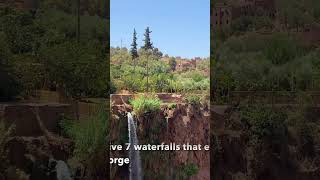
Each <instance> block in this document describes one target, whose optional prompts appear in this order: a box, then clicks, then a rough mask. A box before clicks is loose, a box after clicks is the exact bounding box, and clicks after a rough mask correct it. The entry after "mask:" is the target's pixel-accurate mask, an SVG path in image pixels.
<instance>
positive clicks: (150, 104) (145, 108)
mask: <svg viewBox="0 0 320 180" xmlns="http://www.w3.org/2000/svg"><path fill="white" fill-rule="evenodd" d="M161 103H162V102H161V100H160V99H159V98H157V97H152V96H144V95H141V96H139V97H137V98H135V99H133V100H130V104H131V105H132V106H133V111H134V113H135V114H136V115H137V116H141V115H142V114H144V113H146V112H156V111H159V110H160V105H161Z"/></svg>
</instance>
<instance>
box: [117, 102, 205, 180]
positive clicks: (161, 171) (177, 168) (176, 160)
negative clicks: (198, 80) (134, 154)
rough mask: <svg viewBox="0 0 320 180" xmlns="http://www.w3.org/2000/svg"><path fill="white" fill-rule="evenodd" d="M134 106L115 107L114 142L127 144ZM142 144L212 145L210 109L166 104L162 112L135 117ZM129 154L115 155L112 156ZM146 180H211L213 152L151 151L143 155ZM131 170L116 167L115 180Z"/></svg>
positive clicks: (162, 107) (118, 153)
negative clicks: (130, 117) (128, 117)
mask: <svg viewBox="0 0 320 180" xmlns="http://www.w3.org/2000/svg"><path fill="white" fill-rule="evenodd" d="M128 111H129V112H131V111H132V108H131V106H128V105H127V106H125V105H114V106H113V107H112V115H113V116H112V128H111V130H112V131H111V142H113V143H126V142H127V141H128V140H127V132H126V131H127V117H126V112H128ZM135 119H136V121H137V125H138V137H139V141H140V143H141V144H161V143H165V144H170V143H175V144H180V145H182V144H186V143H189V144H201V145H209V122H210V116H209V110H208V107H205V106H202V105H191V104H183V103H180V104H176V105H175V106H173V107H169V106H168V104H163V105H162V106H161V110H160V111H159V112H147V113H144V115H143V116H140V117H137V116H135ZM126 153H127V152H125V151H123V152H111V156H112V157H120V156H123V155H126ZM141 156H142V164H143V172H144V178H145V179H150V178H151V179H164V178H179V177H180V178H181V177H183V178H185V179H191V180H206V179H207V180H208V179H210V172H209V171H210V166H209V164H210V160H209V159H210V158H209V151H148V152H142V153H141ZM127 168H128V167H113V168H112V170H111V174H113V176H114V177H113V178H114V179H117V178H118V179H119V178H120V177H126V176H127V174H128V169H127Z"/></svg>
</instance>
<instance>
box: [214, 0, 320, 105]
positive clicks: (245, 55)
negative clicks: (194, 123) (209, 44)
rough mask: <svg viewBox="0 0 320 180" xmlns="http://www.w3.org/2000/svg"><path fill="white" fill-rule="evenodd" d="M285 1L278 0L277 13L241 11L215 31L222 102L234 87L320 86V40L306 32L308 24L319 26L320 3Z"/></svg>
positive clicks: (292, 88)
mask: <svg viewBox="0 0 320 180" xmlns="http://www.w3.org/2000/svg"><path fill="white" fill-rule="evenodd" d="M282 1H284V0H280V1H277V3H276V7H277V11H278V12H279V13H278V15H277V16H276V17H275V18H276V19H271V18H269V17H267V16H241V17H239V18H236V19H234V20H233V21H232V24H231V26H230V27H229V28H226V29H224V30H222V31H218V30H217V31H216V32H214V35H215V38H214V39H213V41H214V44H213V49H212V54H213V55H212V61H213V63H212V64H214V66H213V73H214V74H213V79H212V80H213V82H214V83H213V84H215V85H216V86H215V87H213V88H214V92H215V101H216V102H218V103H223V102H225V101H226V97H227V96H228V94H229V93H230V91H311V90H319V79H320V76H319V74H320V69H319V62H320V61H319V57H320V49H319V44H316V43H311V42H309V41H310V40H309V39H305V37H304V32H305V29H306V28H316V26H317V25H316V24H317V22H318V21H319V17H318V16H317V15H316V14H317V13H318V11H319V9H318V8H315V7H314V6H310V5H311V4H312V3H311V0H310V1H308V2H309V3H310V4H308V3H306V4H304V3H302V1H300V0H295V1H294V2H291V1H290V3H287V4H286V3H281V2H282ZM303 11H306V12H308V13H302V12H303ZM305 16H308V17H305Z"/></svg>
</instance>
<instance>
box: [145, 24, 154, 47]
mask: <svg viewBox="0 0 320 180" xmlns="http://www.w3.org/2000/svg"><path fill="white" fill-rule="evenodd" d="M151 33H152V31H150V29H149V27H147V29H146V31H145V33H144V46H142V48H143V49H145V50H149V49H153V45H152V42H151V37H150V34H151Z"/></svg>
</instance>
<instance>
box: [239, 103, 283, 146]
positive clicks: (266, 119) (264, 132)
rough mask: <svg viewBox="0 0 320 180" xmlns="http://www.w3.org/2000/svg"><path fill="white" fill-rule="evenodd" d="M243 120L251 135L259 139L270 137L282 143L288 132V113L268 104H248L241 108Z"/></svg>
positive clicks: (273, 140)
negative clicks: (286, 122)
mask: <svg viewBox="0 0 320 180" xmlns="http://www.w3.org/2000/svg"><path fill="white" fill-rule="evenodd" d="M240 118H241V121H242V122H243V123H244V124H245V125H246V127H247V128H248V130H249V133H250V135H251V136H252V137H253V138H254V139H257V140H263V139H269V140H271V141H272V142H274V143H277V144H278V143H281V142H282V140H283V139H284V137H285V136H286V133H287V126H286V124H285V121H286V119H287V115H286V114H285V113H283V112H281V111H276V110H275V109H273V108H271V107H268V106H246V107H242V108H240Z"/></svg>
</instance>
